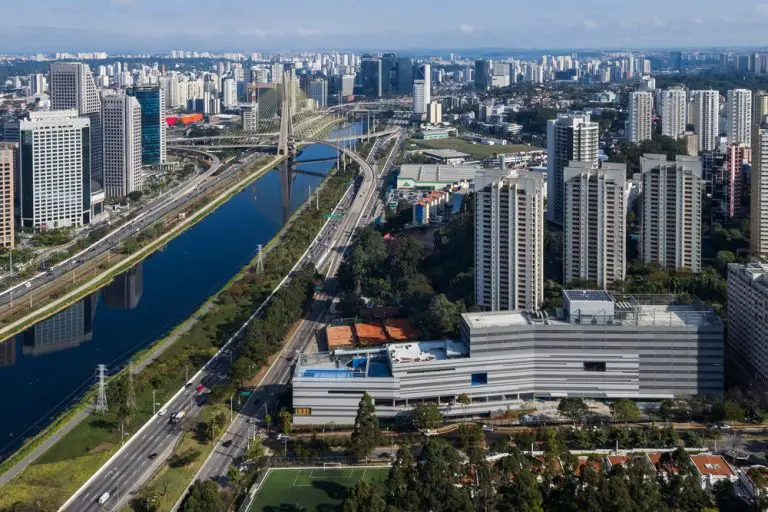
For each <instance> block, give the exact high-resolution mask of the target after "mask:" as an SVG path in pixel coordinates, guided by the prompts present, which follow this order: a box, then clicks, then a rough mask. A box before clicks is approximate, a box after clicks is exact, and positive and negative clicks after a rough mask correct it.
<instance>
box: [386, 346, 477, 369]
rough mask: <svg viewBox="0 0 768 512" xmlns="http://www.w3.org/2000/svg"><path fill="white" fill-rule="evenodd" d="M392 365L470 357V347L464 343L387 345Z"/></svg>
mask: <svg viewBox="0 0 768 512" xmlns="http://www.w3.org/2000/svg"><path fill="white" fill-rule="evenodd" d="M387 351H388V352H389V358H390V360H391V361H392V365H393V366H394V365H398V364H407V363H419V362H425V361H441V360H444V359H452V358H454V357H467V356H469V347H467V344H466V343H464V342H463V341H451V340H445V341H414V342H411V343H392V344H389V345H387Z"/></svg>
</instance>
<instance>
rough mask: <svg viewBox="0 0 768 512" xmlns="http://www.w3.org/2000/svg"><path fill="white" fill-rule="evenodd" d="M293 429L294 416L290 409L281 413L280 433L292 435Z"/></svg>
mask: <svg viewBox="0 0 768 512" xmlns="http://www.w3.org/2000/svg"><path fill="white" fill-rule="evenodd" d="M292 428H293V415H292V414H291V413H290V411H288V409H283V410H281V411H280V432H282V433H283V434H290V433H291V429H292Z"/></svg>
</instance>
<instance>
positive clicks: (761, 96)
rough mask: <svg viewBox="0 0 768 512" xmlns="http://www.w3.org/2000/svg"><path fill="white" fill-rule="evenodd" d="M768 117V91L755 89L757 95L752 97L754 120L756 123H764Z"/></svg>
mask: <svg viewBox="0 0 768 512" xmlns="http://www.w3.org/2000/svg"><path fill="white" fill-rule="evenodd" d="M766 117H768V92H766V91H755V95H754V96H753V98H752V122H753V123H755V124H763V123H765V122H766V121H768V120H767V119H766Z"/></svg>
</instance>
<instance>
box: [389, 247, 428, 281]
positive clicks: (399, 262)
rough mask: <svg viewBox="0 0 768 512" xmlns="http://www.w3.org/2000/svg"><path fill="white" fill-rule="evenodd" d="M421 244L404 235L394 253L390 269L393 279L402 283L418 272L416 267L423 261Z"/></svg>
mask: <svg viewBox="0 0 768 512" xmlns="http://www.w3.org/2000/svg"><path fill="white" fill-rule="evenodd" d="M421 257H422V250H421V244H419V242H417V241H416V240H414V239H413V238H409V237H402V238H401V239H400V243H399V244H398V246H397V249H396V250H395V254H393V255H392V263H391V265H390V271H391V275H392V281H393V282H394V283H399V284H402V283H403V282H404V281H407V280H408V279H410V278H411V277H413V276H414V275H415V274H416V269H417V267H418V265H419V262H420V261H421Z"/></svg>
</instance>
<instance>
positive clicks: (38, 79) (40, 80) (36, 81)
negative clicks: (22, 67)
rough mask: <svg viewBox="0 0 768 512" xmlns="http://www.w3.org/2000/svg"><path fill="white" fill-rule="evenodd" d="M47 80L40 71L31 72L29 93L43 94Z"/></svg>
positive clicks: (34, 94)
mask: <svg viewBox="0 0 768 512" xmlns="http://www.w3.org/2000/svg"><path fill="white" fill-rule="evenodd" d="M47 86H48V82H47V81H46V80H45V75H44V74H42V73H33V74H31V75H29V93H30V94H31V95H33V96H40V95H41V94H45V92H46V89H47Z"/></svg>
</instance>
